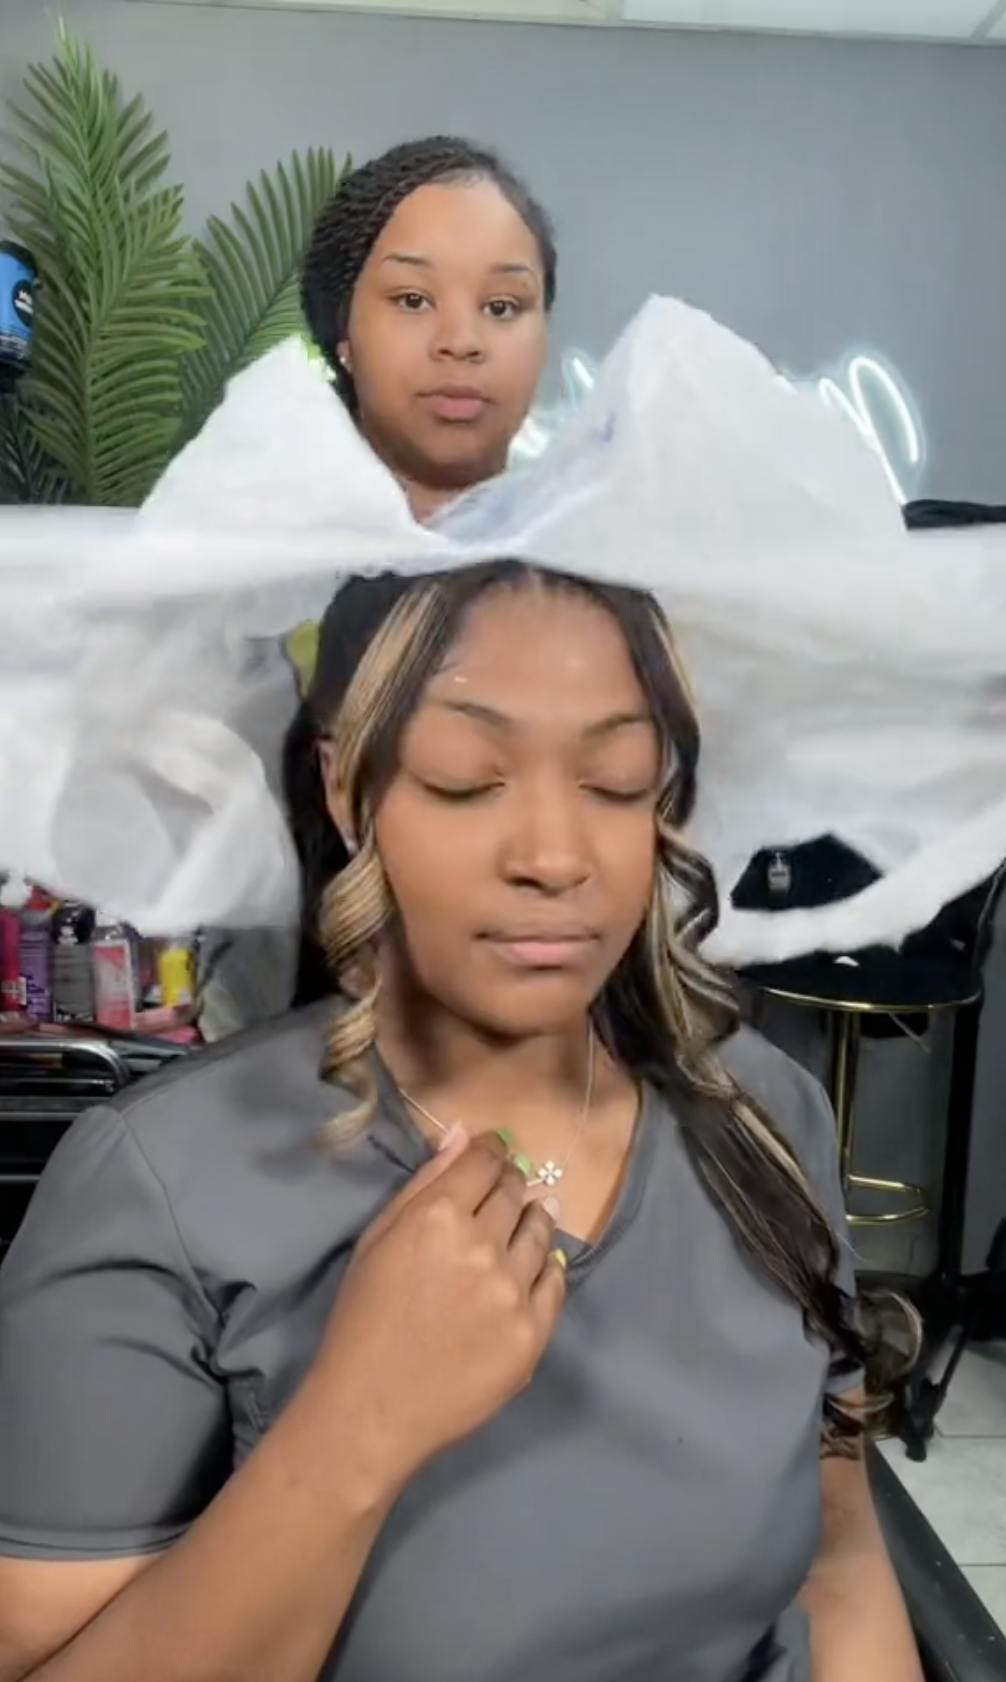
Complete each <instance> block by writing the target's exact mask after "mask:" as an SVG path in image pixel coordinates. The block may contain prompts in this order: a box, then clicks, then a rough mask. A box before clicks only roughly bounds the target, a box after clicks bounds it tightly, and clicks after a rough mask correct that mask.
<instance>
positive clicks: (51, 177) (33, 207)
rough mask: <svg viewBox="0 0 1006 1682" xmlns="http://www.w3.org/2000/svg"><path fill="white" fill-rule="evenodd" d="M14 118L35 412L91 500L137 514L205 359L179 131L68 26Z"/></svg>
mask: <svg viewBox="0 0 1006 1682" xmlns="http://www.w3.org/2000/svg"><path fill="white" fill-rule="evenodd" d="M24 90H25V97H24V99H23V101H22V102H21V104H19V105H16V106H13V107H12V109H13V113H14V118H15V122H16V125H17V135H18V140H19V145H20V151H21V155H22V163H21V166H20V167H15V166H13V165H0V184H2V185H3V186H4V187H5V188H6V190H7V193H8V195H9V197H10V199H11V201H12V209H13V214H12V218H11V222H12V227H13V229H14V231H15V234H16V236H17V237H18V238H19V239H21V240H23V241H24V243H25V244H26V245H27V246H28V247H29V249H30V250H31V251H32V252H33V253H34V256H35V260H36V262H37V265H38V271H39V283H40V285H39V292H38V296H37V300H36V312H35V331H34V343H33V352H32V364H31V368H30V371H29V373H28V374H27V375H26V376H25V377H24V380H23V382H22V402H23V405H24V409H25V412H26V414H27V417H28V420H29V423H30V426H31V428H32V430H33V431H34V434H35V437H36V438H37V440H38V442H39V444H40V445H41V446H42V447H43V449H44V450H45V452H46V453H47V455H48V456H50V457H51V458H52V460H53V461H54V462H55V463H56V464H57V466H58V467H59V469H60V470H61V472H62V473H63V474H64V475H65V477H66V479H67V480H68V481H69V483H70V487H71V493H72V494H73V495H74V496H75V497H77V498H79V499H80V500H82V501H85V502H91V503H104V504H134V503H137V502H139V501H141V500H142V499H143V497H144V496H145V495H146V493H147V491H148V490H149V489H150V487H151V485H152V484H153V483H154V481H155V479H156V478H157V477H158V476H159V474H160V473H161V472H162V470H163V469H164V467H165V466H166V465H167V463H168V461H169V460H170V459H171V456H172V455H173V453H174V450H175V448H176V447H177V443H178V439H179V428H180V417H181V412H182V376H181V368H182V362H183V360H184V358H185V357H186V356H188V355H189V354H191V353H192V352H193V351H195V350H197V349H199V348H200V346H201V344H202V337H201V316H200V314H199V311H198V309H197V303H198V301H199V300H200V299H201V298H202V297H203V295H204V293H205V281H204V279H203V276H202V273H201V270H200V267H199V263H198V260H197V258H196V257H195V255H194V253H193V251H192V248H191V245H190V243H189V241H187V240H186V239H185V238H184V236H183V234H182V230H181V222H182V192H181V189H180V188H179V187H173V186H164V185H162V184H161V183H162V181H163V177H164V175H165V172H166V170H167V165H168V142H167V137H166V135H164V134H162V133H158V132H156V130H155V128H154V123H153V118H152V116H151V114H150V113H149V111H148V110H147V109H146V107H145V106H144V104H143V102H142V100H141V99H134V100H132V101H130V102H129V103H126V102H125V101H124V99H123V96H122V93H121V90H120V87H119V83H118V81H117V79H116V78H115V77H114V76H113V75H111V73H110V72H108V71H103V70H99V68H98V66H97V64H96V62H95V59H94V55H93V53H92V51H91V49H90V48H89V47H87V46H86V45H83V44H81V43H78V42H77V41H75V40H74V39H73V38H72V37H71V36H70V35H69V34H68V33H67V32H66V30H65V29H62V28H61V30H60V36H59V41H58V44H57V50H56V55H55V58H54V59H53V61H52V63H51V64H49V65H33V66H32V67H31V68H30V69H29V70H28V72H27V74H26V76H25V81H24Z"/></svg>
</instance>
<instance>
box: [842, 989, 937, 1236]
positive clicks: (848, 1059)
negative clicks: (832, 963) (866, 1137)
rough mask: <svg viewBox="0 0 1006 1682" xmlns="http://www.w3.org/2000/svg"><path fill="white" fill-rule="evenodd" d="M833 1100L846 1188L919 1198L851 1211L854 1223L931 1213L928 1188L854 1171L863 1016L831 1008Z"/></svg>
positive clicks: (894, 1221)
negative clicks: (872, 1211)
mask: <svg viewBox="0 0 1006 1682" xmlns="http://www.w3.org/2000/svg"><path fill="white" fill-rule="evenodd" d="M830 1026H831V1101H832V1103H833V1104H834V1107H835V1120H836V1122H837V1123H838V1154H839V1161H840V1164H841V1169H842V1190H843V1192H844V1193H845V1194H846V1199H848V1194H849V1192H850V1191H889V1192H892V1193H894V1194H895V1195H896V1196H899V1197H912V1198H914V1199H915V1202H914V1203H913V1204H912V1205H911V1206H910V1208H908V1209H891V1210H887V1211H885V1213H883V1214H878V1215H853V1214H850V1215H848V1217H847V1219H848V1222H849V1225H850V1226H898V1225H900V1224H901V1222H902V1221H917V1220H919V1219H920V1217H921V1216H923V1215H926V1214H928V1213H929V1204H928V1202H927V1201H926V1194H925V1191H924V1190H923V1188H922V1187H921V1186H915V1185H911V1184H910V1183H909V1182H908V1181H907V1180H878V1179H875V1178H874V1177H873V1176H872V1175H869V1174H854V1173H853V1171H852V1161H853V1152H854V1149H855V1143H856V1111H855V1103H856V1077H857V1075H858V1073H859V1047H860V1041H861V1038H862V1028H861V1024H860V1019H859V1016H858V1015H857V1014H856V1013H855V1012H854V1011H851V1010H835V1011H832V1012H831V1024H830Z"/></svg>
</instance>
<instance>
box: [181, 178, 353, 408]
mask: <svg viewBox="0 0 1006 1682" xmlns="http://www.w3.org/2000/svg"><path fill="white" fill-rule="evenodd" d="M348 168H349V160H348V159H347V160H346V162H345V163H344V164H342V165H340V164H338V163H337V162H336V158H335V154H334V153H333V152H331V151H329V150H328V149H327V148H322V149H320V150H317V151H315V150H312V151H310V152H308V154H307V156H306V157H305V158H303V159H302V158H301V157H300V156H299V155H298V154H297V153H296V152H295V153H294V154H293V156H292V157H291V159H290V162H289V165H288V166H286V167H284V165H283V164H279V165H277V167H276V170H275V173H274V175H272V176H269V175H266V174H264V173H263V174H262V175H260V177H259V180H258V183H257V184H256V183H254V182H250V183H249V185H248V187H247V189H246V194H247V207H246V208H242V207H241V206H240V205H232V206H231V225H228V224H227V223H226V222H223V221H221V219H220V218H219V217H216V216H214V217H212V218H211V220H210V223H209V228H208V231H207V235H206V238H205V240H202V241H199V242H197V244H196V253H197V255H198V257H199V260H200V263H201V265H202V269H203V273H204V274H205V276H206V278H207V280H208V282H209V288H208V291H207V294H206V296H205V298H204V299H203V300H202V302H201V304H200V319H201V327H202V336H203V343H202V348H201V349H199V350H197V351H196V352H195V353H194V354H193V355H191V356H189V357H187V358H186V361H185V364H184V367H183V370H182V383H183V389H184V393H185V419H184V424H185V431H186V435H187V436H191V435H192V433H194V432H196V431H198V429H199V427H200V426H201V425H202V423H203V421H204V420H205V419H206V416H207V415H208V414H209V412H210V410H211V409H213V408H214V407H215V406H216V404H217V403H218V402H219V401H220V398H221V396H222V394H223V390H224V386H225V385H226V383H227V381H228V380H229V379H230V378H231V377H232V376H233V375H234V374H235V373H237V372H239V371H240V369H242V368H247V367H248V366H249V364H250V363H252V362H255V361H257V359H258V358H259V357H260V356H263V355H264V354H265V352H266V351H268V350H271V349H272V347H273V346H274V345H277V344H279V343H280V342H281V341H282V340H283V339H286V338H289V337H290V335H291V334H293V333H299V332H301V331H302V330H303V326H304V320H303V315H302V312H301V304H300V271H301V266H302V264H303V261H304V254H305V252H306V251H307V248H308V245H309V243H310V239H311V234H312V232H313V229H314V225H315V222H316V221H317V220H318V216H319V214H320V212H321V211H322V209H323V208H324V206H325V205H326V204H328V202H329V200H330V199H332V198H334V197H335V194H336V193H337V192H338V190H339V185H340V183H341V181H342V178H343V174H344V173H345V171H346V169H348Z"/></svg>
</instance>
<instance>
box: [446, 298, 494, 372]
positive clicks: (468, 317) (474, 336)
mask: <svg viewBox="0 0 1006 1682" xmlns="http://www.w3.org/2000/svg"><path fill="white" fill-rule="evenodd" d="M435 322H436V326H435V329H434V341H433V354H434V356H435V357H436V358H437V360H438V361H442V362H482V361H484V359H485V321H484V319H483V317H482V315H481V314H480V313H479V312H478V311H476V310H473V309H472V308H471V307H470V306H468V305H465V304H461V303H458V304H444V305H441V308H440V309H439V310H438V311H437V314H436V317H435Z"/></svg>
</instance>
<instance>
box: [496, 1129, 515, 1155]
mask: <svg viewBox="0 0 1006 1682" xmlns="http://www.w3.org/2000/svg"><path fill="white" fill-rule="evenodd" d="M496 1137H497V1139H502V1140H503V1143H504V1144H505V1145H506V1148H507V1150H511V1149H512V1148H513V1134H512V1133H511V1131H510V1129H509V1127H497V1129H496Z"/></svg>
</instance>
